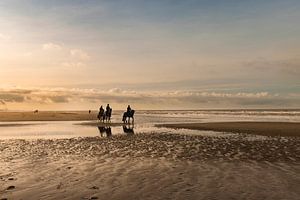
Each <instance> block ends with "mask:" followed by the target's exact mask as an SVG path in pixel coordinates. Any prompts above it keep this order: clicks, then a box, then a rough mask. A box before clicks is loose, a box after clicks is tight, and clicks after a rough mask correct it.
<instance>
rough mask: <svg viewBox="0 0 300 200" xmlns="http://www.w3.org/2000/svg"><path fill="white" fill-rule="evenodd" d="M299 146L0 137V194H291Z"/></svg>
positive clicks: (163, 138)
mask: <svg viewBox="0 0 300 200" xmlns="http://www.w3.org/2000/svg"><path fill="white" fill-rule="evenodd" d="M299 146H300V140H299V139H298V138H281V137H272V138H268V139H264V140H249V139H245V138H244V137H243V136H234V137H231V136H230V137H204V136H187V135H176V134H136V135H129V136H127V135H120V136H114V137H111V138H100V137H91V138H74V139H58V140H57V139H56V140H54V139H53V140H2V141H0V197H1V198H7V199H25V200H26V199H292V200H293V199H295V200H296V199H298V197H299V195H300V191H299V186H300V176H299V171H300V156H299V155H300V148H299ZM261 177H264V178H261ZM1 198H0V199H1Z"/></svg>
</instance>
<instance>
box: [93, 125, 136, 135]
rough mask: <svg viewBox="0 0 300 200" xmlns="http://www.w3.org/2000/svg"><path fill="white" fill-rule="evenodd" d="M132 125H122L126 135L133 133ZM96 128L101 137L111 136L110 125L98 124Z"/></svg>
mask: <svg viewBox="0 0 300 200" xmlns="http://www.w3.org/2000/svg"><path fill="white" fill-rule="evenodd" d="M133 129H134V126H133V125H123V132H124V133H125V134H126V135H133V134H134V130H133ZM98 130H99V132H100V136H101V137H111V136H112V131H111V127H110V126H105V127H103V126H98Z"/></svg>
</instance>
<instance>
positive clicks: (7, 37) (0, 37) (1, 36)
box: [0, 33, 11, 40]
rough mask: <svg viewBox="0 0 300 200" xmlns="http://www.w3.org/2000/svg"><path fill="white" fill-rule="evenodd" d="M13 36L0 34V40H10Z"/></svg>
mask: <svg viewBox="0 0 300 200" xmlns="http://www.w3.org/2000/svg"><path fill="white" fill-rule="evenodd" d="M10 39H11V36H10V35H6V34H2V33H0V40H10Z"/></svg>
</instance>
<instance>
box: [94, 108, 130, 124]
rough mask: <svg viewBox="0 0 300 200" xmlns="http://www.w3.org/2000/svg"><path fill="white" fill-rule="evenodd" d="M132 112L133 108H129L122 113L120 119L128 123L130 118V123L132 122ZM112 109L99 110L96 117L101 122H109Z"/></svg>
mask: <svg viewBox="0 0 300 200" xmlns="http://www.w3.org/2000/svg"><path fill="white" fill-rule="evenodd" d="M134 113H135V110H130V111H127V112H124V113H123V117H122V121H123V123H130V118H131V119H132V123H134ZM111 114H112V109H111V108H110V109H108V110H107V111H103V112H101V111H99V113H98V116H97V118H98V119H99V121H101V122H103V123H104V122H110V120H111Z"/></svg>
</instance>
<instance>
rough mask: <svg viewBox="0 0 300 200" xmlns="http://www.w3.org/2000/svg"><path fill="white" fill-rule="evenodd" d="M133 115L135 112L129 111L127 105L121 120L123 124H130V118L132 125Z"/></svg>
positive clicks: (129, 108)
mask: <svg viewBox="0 0 300 200" xmlns="http://www.w3.org/2000/svg"><path fill="white" fill-rule="evenodd" d="M134 113H135V111H134V110H132V109H131V107H130V105H128V106H127V111H126V112H124V114H123V118H122V121H123V123H130V118H132V123H134V117H133V116H134ZM127 119H128V120H127Z"/></svg>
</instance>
